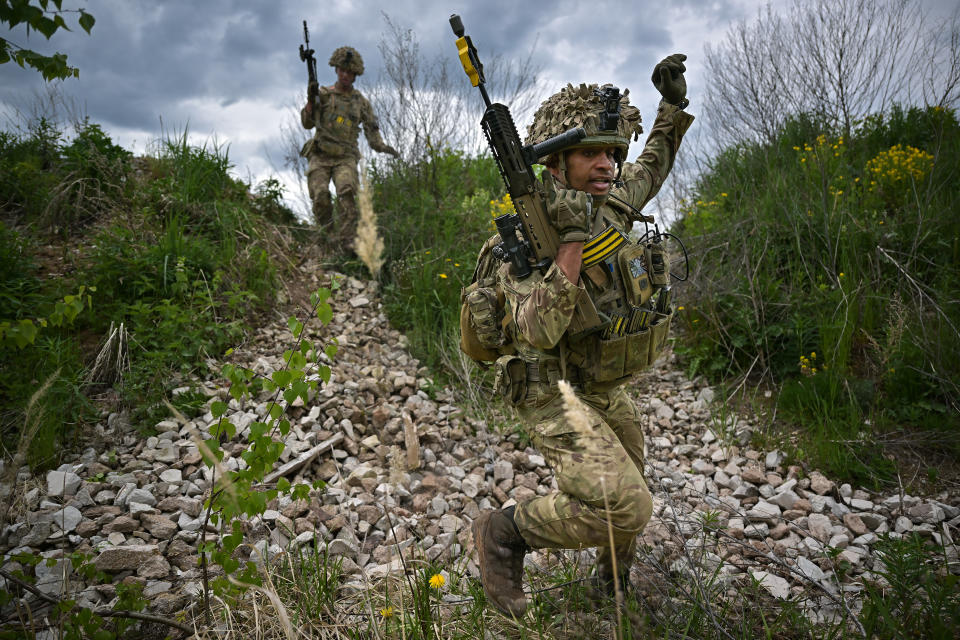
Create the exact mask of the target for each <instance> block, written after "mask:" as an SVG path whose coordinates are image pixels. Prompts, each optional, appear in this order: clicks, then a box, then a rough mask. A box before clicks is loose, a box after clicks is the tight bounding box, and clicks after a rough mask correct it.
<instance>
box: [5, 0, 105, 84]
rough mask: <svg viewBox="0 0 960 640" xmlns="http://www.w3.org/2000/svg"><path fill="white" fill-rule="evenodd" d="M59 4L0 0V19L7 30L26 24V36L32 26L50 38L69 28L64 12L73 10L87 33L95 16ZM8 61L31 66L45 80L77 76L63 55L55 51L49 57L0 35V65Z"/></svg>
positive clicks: (49, 0) (43, 0) (51, 0)
mask: <svg viewBox="0 0 960 640" xmlns="http://www.w3.org/2000/svg"><path fill="white" fill-rule="evenodd" d="M62 5H63V0H0V22H4V23H6V24H7V25H8V26H9V28H10V29H13V28H14V27H16V26H18V25H21V24H22V25H25V26H26V29H27V35H28V36H29V35H30V30H31V29H33V30H34V31H37V32H39V33H40V34H42V35H43V36H44V37H45V38H46V39H47V40H49V39H50V38H51V37H52V36H53V34H54V33H56V32H57V31H58V30H60V29H64V30H66V31H70V27H68V26H67V21H66V20H65V19H64V15H65V14H68V13H76V14H78V18H77V23H78V24H79V25H80V28H81V29H83V30H84V31H86V32H87V33H88V34H89V33H90V30H91V29H93V25H94V23H95V22H96V20H95V19H94V17H93V16H92V15H90V14H89V13H87V12H86V10H85V9H75V10H70V9H67V10H65V9H63V7H62ZM11 60H12V61H13V62H16V63H17V64H18V65H20V66H21V67H23V68H26V67H27V66H30V67H33V68H34V69H36V70H37V71H39V72H40V73H41V75H43V79H44V80H47V81H50V80H58V79H63V78H68V77H71V76H72V77H74V78H78V77H80V70H79V69H77V68H76V67H71V66H70V65H68V64H67V56H66V54H63V53H59V52H58V53H55V54H53V55H52V56H48V55H44V54H42V53H38V52H36V51H32V50H30V49H26V48H24V47H21V46H20V45H18V44H15V43H13V42H11V41H9V40H7V39H6V38H0V64H4V63H7V62H10V61H11Z"/></svg>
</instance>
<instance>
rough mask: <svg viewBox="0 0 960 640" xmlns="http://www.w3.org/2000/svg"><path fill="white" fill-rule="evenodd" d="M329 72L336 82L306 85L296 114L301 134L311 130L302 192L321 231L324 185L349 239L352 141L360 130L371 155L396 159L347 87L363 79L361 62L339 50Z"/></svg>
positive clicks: (356, 181)
mask: <svg viewBox="0 0 960 640" xmlns="http://www.w3.org/2000/svg"><path fill="white" fill-rule="evenodd" d="M330 66H331V67H334V68H335V69H336V71H337V81H336V83H334V84H333V86H330V87H318V86H316V83H311V86H310V87H309V88H308V91H307V96H308V101H307V104H306V106H305V107H304V108H303V109H301V110H300V122H301V124H303V127H304V128H305V129H312V128H314V127H316V129H317V131H316V134H314V136H313V138H311V139H310V140H308V141H307V143H306V144H305V145H304V146H303V149H302V150H301V151H300V155H302V156H304V157H306V158H308V159H309V164H308V166H307V188H308V189H309V192H310V200H311V202H312V203H313V219H314V222H315V223H316V224H317V225H318V226H327V225H329V224H330V223H331V222H332V220H333V205H332V204H331V201H330V179H331V178H333V184H334V186H335V187H336V189H337V201H338V203H339V207H338V208H339V217H340V219H339V225H338V231H339V235H340V236H341V237H342V238H343V239H347V238H352V237H353V235H354V233H355V229H356V221H357V203H356V193H357V190H358V189H359V185H360V178H359V175H358V174H357V162H358V161H359V160H360V148H359V146H358V144H357V139H358V136H359V134H360V125H361V124H362V125H363V133H364V135H366V137H367V142H368V143H369V144H370V148H372V149H373V150H374V151H380V152H383V153H389V154H391V155H393V156H397V155H399V154H398V153H397V150H396V149H394V148H393V147H391V146H390V145H388V144H386V143H385V142H384V141H383V138H381V137H380V125H379V124H378V123H377V118H376V116H375V115H374V114H373V108H372V107H371V106H370V103H369V102H368V101H367V99H366V98H364V97H363V95H362V94H361V93H360V92H359V91H357V90H356V89H354V88H353V81H354V80H355V79H356V77H357V76H359V75H361V74H363V58H361V57H360V54H359V53H357V50H356V49H354V48H353V47H340V48H339V49H337V50H336V51H334V52H333V55H331V56H330Z"/></svg>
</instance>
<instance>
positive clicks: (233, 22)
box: [0, 0, 954, 185]
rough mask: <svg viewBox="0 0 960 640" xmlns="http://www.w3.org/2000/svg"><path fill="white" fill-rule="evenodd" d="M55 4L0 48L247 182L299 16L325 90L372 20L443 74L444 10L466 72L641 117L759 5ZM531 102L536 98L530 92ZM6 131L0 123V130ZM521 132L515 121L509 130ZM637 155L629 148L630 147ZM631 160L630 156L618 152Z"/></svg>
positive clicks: (18, 78)
mask: <svg viewBox="0 0 960 640" xmlns="http://www.w3.org/2000/svg"><path fill="white" fill-rule="evenodd" d="M63 4H64V8H65V9H67V8H77V7H81V6H83V7H85V8H86V10H87V11H89V12H90V13H92V14H93V15H94V17H95V18H96V25H95V26H94V28H93V30H92V33H91V34H90V35H87V34H86V33H84V32H83V31H82V30H81V29H79V28H78V27H76V26H75V25H76V20H75V18H74V17H72V16H68V17H67V22H68V24H70V25H71V26H73V31H72V32H64V31H61V32H58V33H57V34H55V35H54V36H53V38H52V39H51V40H50V41H46V40H44V38H43V37H42V36H41V35H39V34H37V33H31V34H30V35H29V37H28V36H27V34H26V33H25V31H24V29H23V27H22V26H21V27H18V28H17V29H15V30H6V25H4V26H3V27H0V28H2V29H4V30H5V31H6V33H4V34H3V37H5V38H7V39H8V40H11V41H12V42H14V43H15V44H17V45H20V46H24V47H27V48H32V49H34V50H37V51H40V52H43V53H52V52H53V51H61V52H64V53H67V54H68V60H69V62H70V63H71V64H72V65H73V66H76V67H79V69H80V77H79V79H69V80H66V81H64V82H63V83H61V85H60V90H61V93H62V94H63V95H64V96H65V97H67V98H68V99H69V100H70V101H72V102H73V103H74V104H75V105H77V107H78V108H79V109H80V111H81V113H82V114H85V115H88V116H89V117H90V119H91V120H92V121H93V122H96V123H99V124H100V125H101V126H103V127H104V129H105V130H106V131H107V132H108V133H110V135H111V136H112V137H113V138H114V140H115V141H117V142H119V143H120V144H122V145H123V146H125V147H126V148H128V149H133V150H135V151H137V152H143V151H144V150H149V149H150V145H151V144H152V143H153V142H154V141H156V140H157V139H158V138H159V136H160V135H161V132H162V131H167V132H182V131H183V130H184V128H185V127H188V128H189V132H190V137H191V140H192V141H193V142H196V143H204V142H208V143H212V142H213V141H216V142H217V143H219V144H222V145H229V154H230V159H231V161H232V162H233V163H234V164H235V165H236V169H235V172H236V174H237V175H238V176H239V177H242V178H244V179H247V180H250V181H252V182H254V183H256V182H259V181H260V180H261V179H263V178H265V177H268V176H269V175H271V174H275V175H278V177H280V178H281V179H282V181H283V182H284V183H285V184H288V185H293V184H295V180H294V179H293V178H292V177H291V176H290V175H282V173H281V172H282V170H283V167H282V156H283V149H282V144H281V139H280V126H281V123H283V122H284V121H286V122H289V121H290V118H291V117H292V114H293V110H292V109H291V107H292V105H293V104H294V103H295V102H297V101H298V100H300V96H302V95H303V92H304V88H305V84H306V69H305V65H304V64H303V63H302V62H301V61H300V59H299V56H298V50H297V47H298V45H299V43H300V42H301V41H302V20H304V19H306V20H307V21H308V23H309V27H310V36H311V44H312V45H313V46H314V47H315V48H316V50H317V59H318V71H319V74H320V80H321V83H324V84H331V83H332V82H333V81H334V80H335V75H334V73H333V70H332V69H331V68H330V67H328V66H327V65H326V61H327V59H328V57H329V54H330V52H331V51H332V50H333V49H334V48H336V47H338V46H340V45H343V44H349V45H351V46H354V47H355V48H357V49H358V50H359V51H360V53H361V54H362V55H363V57H364V61H365V64H366V73H365V74H364V75H363V76H362V77H360V78H359V79H358V82H357V87H358V88H359V89H361V90H364V88H370V87H371V86H372V85H374V84H376V83H377V82H378V79H379V78H380V76H381V70H382V61H381V58H380V54H379V51H378V48H377V45H378V42H380V40H381V39H382V38H383V37H384V34H385V32H386V23H385V17H384V15H385V14H386V15H387V16H389V17H390V19H392V20H393V21H394V22H395V23H396V24H397V25H399V26H400V27H403V28H412V29H414V30H415V32H416V34H417V37H418V39H419V42H420V46H421V50H422V52H423V53H424V54H425V55H426V56H427V57H428V58H432V57H433V56H435V55H437V54H448V55H449V56H450V59H451V61H453V63H454V65H455V66H454V67H451V68H453V69H455V70H456V71H457V73H458V74H459V78H462V81H463V82H467V80H466V77H465V76H463V75H462V74H460V71H459V67H458V65H456V61H455V55H456V51H455V48H454V36H453V34H452V32H451V30H450V27H449V24H448V22H447V20H448V17H449V15H450V14H451V13H454V12H456V13H459V14H460V15H461V16H462V17H463V21H464V23H465V25H466V28H467V33H468V34H469V35H471V36H472V37H473V41H474V44H475V45H476V46H477V48H478V50H479V53H480V56H481V60H484V59H488V58H490V57H492V56H493V55H495V54H501V55H503V56H504V57H505V58H507V59H519V58H523V57H525V56H526V55H527V54H528V53H529V52H530V49H531V47H532V46H533V44H534V43H535V42H536V44H537V47H536V49H535V51H534V54H533V62H534V64H536V65H538V66H539V67H540V68H541V69H542V71H541V75H540V78H541V81H542V86H544V87H547V88H548V90H549V92H550V93H552V92H553V91H555V90H556V89H558V88H559V87H560V86H562V85H563V84H565V83H566V82H573V83H579V82H612V83H614V84H616V85H617V86H619V87H621V88H623V87H629V88H630V89H631V96H632V102H633V103H634V104H637V105H638V106H639V107H640V108H641V111H642V113H643V117H644V120H645V122H650V121H652V118H653V115H654V109H655V106H656V103H657V100H658V98H659V96H658V95H657V94H656V92H655V91H654V89H653V87H652V85H651V83H650V79H649V78H650V72H651V69H652V66H653V65H654V64H655V63H656V62H657V61H658V60H659V59H660V58H662V57H663V56H665V55H667V54H670V53H674V52H678V51H679V52H684V53H687V54H688V56H689V57H688V61H687V66H688V74H687V79H688V84H689V87H690V91H689V97H690V99H691V106H690V108H689V110H690V111H691V112H692V113H694V114H697V113H698V105H699V102H698V95H699V94H700V93H701V91H702V89H703V87H704V86H705V83H707V82H709V78H707V77H705V75H704V73H703V67H702V66H701V63H702V60H703V47H704V45H706V44H707V43H711V42H712V43H714V44H716V43H718V42H719V41H721V40H722V38H723V36H724V34H725V33H726V32H727V30H728V29H729V28H730V26H731V25H732V24H734V23H735V22H737V21H739V20H741V19H744V18H750V17H752V16H753V15H755V14H756V12H757V10H758V8H759V7H761V6H762V5H763V4H764V3H763V2H761V1H760V0H674V1H673V2H669V3H667V2H663V3H641V2H637V1H636V0H633V1H624V2H612V1H603V0H592V1H589V2H584V1H583V0H575V1H573V0H555V1H554V2H550V3H532V2H530V3H521V2H517V1H516V0H493V1H489V2H482V3H481V2H471V3H463V2H459V1H455V2H438V1H436V0H390V1H385V0H369V1H363V0H354V1H350V0H324V1H323V2H317V1H314V2H307V1H305V0H291V1H287V2H272V1H268V0H262V1H261V0H232V1H228V0H206V1H203V2H196V1H195V0H150V1H146V0H91V1H90V2H89V3H88V4H83V3H81V2H76V1H75V0H65V1H64V3H63ZM922 4H923V5H924V6H925V7H927V8H929V9H930V10H932V11H935V12H936V11H940V12H946V11H947V10H948V8H951V7H952V6H953V5H954V1H953V0H922ZM43 85H44V83H43V81H42V79H41V77H40V75H39V74H38V73H36V72H34V71H32V70H24V69H21V68H19V67H17V66H16V65H14V64H4V65H0V125H3V126H7V123H8V122H9V118H15V117H16V115H15V114H16V113H17V112H18V111H19V112H26V113H30V112H35V106H34V105H35V104H36V103H37V98H36V96H37V95H39V94H40V93H41V92H42V91H43V90H44V86H43ZM544 97H545V96H544ZM3 120H6V121H3ZM518 125H519V128H521V129H523V128H524V127H525V125H526V122H520V121H518ZM635 144H637V143H635ZM631 151H632V154H633V153H636V151H637V149H633V150H631Z"/></svg>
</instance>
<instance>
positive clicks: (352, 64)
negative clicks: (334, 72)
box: [330, 47, 363, 76]
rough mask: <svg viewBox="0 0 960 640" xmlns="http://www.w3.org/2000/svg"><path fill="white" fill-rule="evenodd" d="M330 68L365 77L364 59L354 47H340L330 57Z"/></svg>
mask: <svg viewBox="0 0 960 640" xmlns="http://www.w3.org/2000/svg"><path fill="white" fill-rule="evenodd" d="M330 66H331V67H339V68H340V69H344V70H346V71H352V72H354V73H355V74H357V75H358V76H360V75H363V58H361V57H360V54H359V53H358V52H357V50H356V49H354V48H353V47H340V48H338V49H337V50H336V51H334V52H333V54H332V55H331V56H330Z"/></svg>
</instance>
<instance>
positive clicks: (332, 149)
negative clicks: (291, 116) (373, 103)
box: [301, 87, 367, 157]
mask: <svg viewBox="0 0 960 640" xmlns="http://www.w3.org/2000/svg"><path fill="white" fill-rule="evenodd" d="M366 104H367V100H366V98H364V97H363V95H362V94H361V93H360V92H359V91H357V90H356V89H354V90H353V91H351V92H350V93H347V94H343V93H337V92H336V91H333V90H332V89H330V87H321V88H320V94H319V96H318V97H317V111H316V112H315V113H316V114H317V115H316V116H315V117H314V126H315V127H316V128H317V132H316V134H315V135H314V137H313V138H312V139H310V140H309V141H307V143H306V145H305V146H304V148H303V150H302V151H301V155H303V156H308V155H309V154H310V153H311V152H312V151H314V150H315V151H317V152H319V153H322V154H323V155H325V156H348V155H353V156H357V157H359V154H360V147H359V145H358V144H357V138H358V137H359V135H360V124H361V123H362V122H363V117H364V109H365V107H366Z"/></svg>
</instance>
